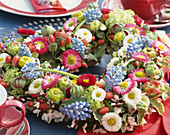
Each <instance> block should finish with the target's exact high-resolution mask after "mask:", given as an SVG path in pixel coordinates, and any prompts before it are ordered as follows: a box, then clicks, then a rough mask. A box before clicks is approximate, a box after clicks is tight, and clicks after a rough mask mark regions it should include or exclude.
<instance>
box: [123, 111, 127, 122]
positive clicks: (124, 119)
mask: <svg viewBox="0 0 170 135" xmlns="http://www.w3.org/2000/svg"><path fill="white" fill-rule="evenodd" d="M126 118H127V113H125V114H123V118H122V120H123V121H124V122H126Z"/></svg>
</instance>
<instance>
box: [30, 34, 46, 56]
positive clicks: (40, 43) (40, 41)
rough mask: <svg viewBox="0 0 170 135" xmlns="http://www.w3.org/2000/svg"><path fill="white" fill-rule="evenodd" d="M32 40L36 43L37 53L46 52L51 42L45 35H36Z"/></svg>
mask: <svg viewBox="0 0 170 135" xmlns="http://www.w3.org/2000/svg"><path fill="white" fill-rule="evenodd" d="M32 42H33V43H35V46H36V52H37V53H39V54H44V53H46V52H47V50H48V47H49V43H48V41H47V40H46V39H45V38H44V37H35V38H33V39H32Z"/></svg>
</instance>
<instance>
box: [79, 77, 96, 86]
mask: <svg viewBox="0 0 170 135" xmlns="http://www.w3.org/2000/svg"><path fill="white" fill-rule="evenodd" d="M95 84H96V77H95V76H94V75H92V74H83V75H81V76H79V78H78V79H77V85H81V86H83V87H89V86H91V85H95Z"/></svg>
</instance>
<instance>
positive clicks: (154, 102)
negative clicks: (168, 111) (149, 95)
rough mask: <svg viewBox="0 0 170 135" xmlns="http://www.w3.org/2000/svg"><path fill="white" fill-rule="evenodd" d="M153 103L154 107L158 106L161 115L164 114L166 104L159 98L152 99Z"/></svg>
mask: <svg viewBox="0 0 170 135" xmlns="http://www.w3.org/2000/svg"><path fill="white" fill-rule="evenodd" d="M150 102H151V104H152V105H153V107H155V108H156V110H157V111H158V113H159V114H160V115H163V113H164V111H165V109H164V105H163V104H162V102H161V101H159V100H157V99H154V98H153V99H150Z"/></svg>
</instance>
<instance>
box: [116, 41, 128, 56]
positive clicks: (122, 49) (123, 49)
mask: <svg viewBox="0 0 170 135" xmlns="http://www.w3.org/2000/svg"><path fill="white" fill-rule="evenodd" d="M127 48H128V44H126V45H123V46H122V47H121V48H120V49H119V51H118V56H119V57H120V56H124V55H125V54H126V52H127Z"/></svg>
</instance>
